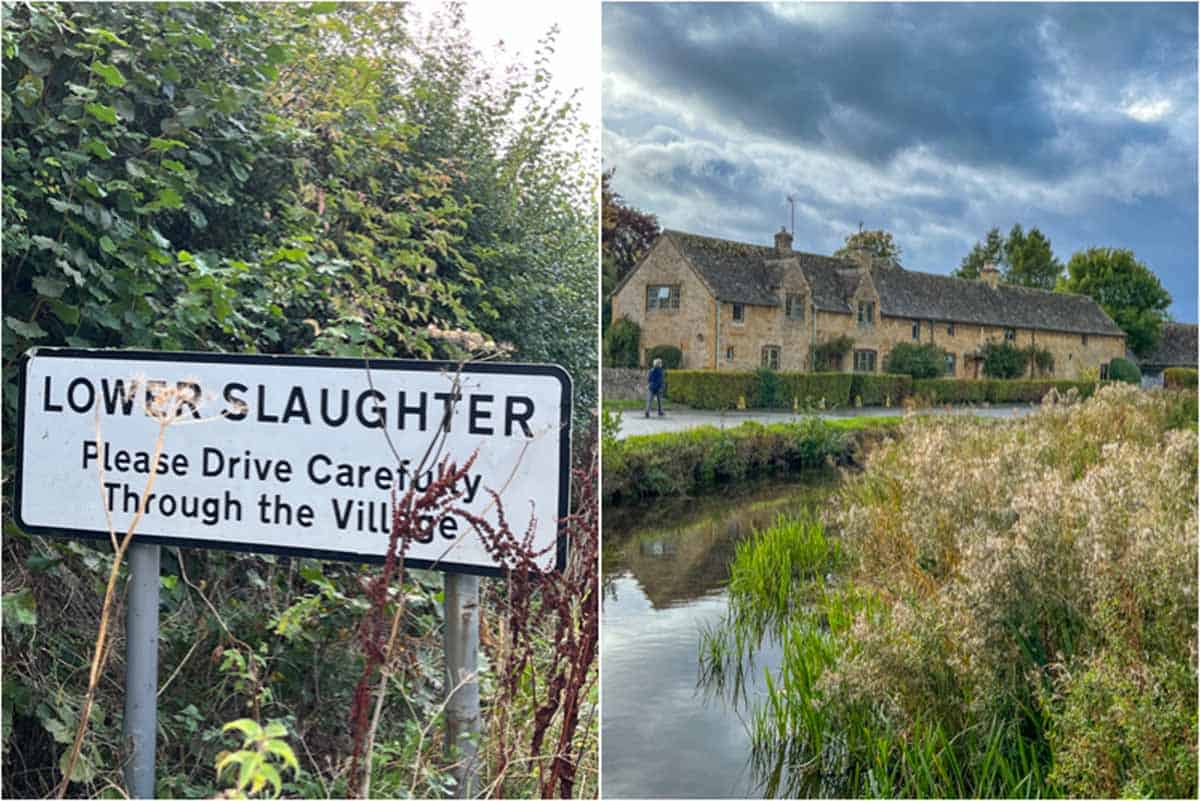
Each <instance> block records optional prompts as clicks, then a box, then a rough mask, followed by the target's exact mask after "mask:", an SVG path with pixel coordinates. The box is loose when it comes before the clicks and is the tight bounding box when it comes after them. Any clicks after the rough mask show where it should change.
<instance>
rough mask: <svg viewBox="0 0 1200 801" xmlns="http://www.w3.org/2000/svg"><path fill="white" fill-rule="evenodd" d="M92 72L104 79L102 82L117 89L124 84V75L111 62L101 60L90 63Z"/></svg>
mask: <svg viewBox="0 0 1200 801" xmlns="http://www.w3.org/2000/svg"><path fill="white" fill-rule="evenodd" d="M90 69H91V70H92V72H94V73H96V74H97V75H99V76H100V77H101V78H103V79H104V82H105V83H107V84H108V85H109V86H115V87H117V88H118V89H119V88H121V87H122V86H124V85H125V84H126V80H125V76H124V75H122V74H121V71H120V70H119V69H117V68H116V67H114V66H113V65H112V64H105V63H104V62H103V61H96V62H94V63H93V64H92V65H91V68H90Z"/></svg>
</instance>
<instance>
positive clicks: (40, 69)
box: [6, 47, 54, 75]
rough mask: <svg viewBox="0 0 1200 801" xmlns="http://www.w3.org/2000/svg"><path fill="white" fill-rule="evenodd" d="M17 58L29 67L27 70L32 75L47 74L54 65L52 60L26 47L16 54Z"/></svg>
mask: <svg viewBox="0 0 1200 801" xmlns="http://www.w3.org/2000/svg"><path fill="white" fill-rule="evenodd" d="M6 58H7V57H6ZM17 58H19V59H21V63H22V64H24V65H25V66H26V67H29V71H30V72H32V73H33V74H34V75H47V74H49V73H50V68H51V67H52V66H54V62H53V61H51V60H50V59H48V58H46V57H45V56H43V55H42V54H41V53H38V52H37V51H36V50H30V49H29V48H27V47H22V48H21V52H20V53H19V54H17Z"/></svg>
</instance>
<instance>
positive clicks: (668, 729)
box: [601, 475, 835, 798]
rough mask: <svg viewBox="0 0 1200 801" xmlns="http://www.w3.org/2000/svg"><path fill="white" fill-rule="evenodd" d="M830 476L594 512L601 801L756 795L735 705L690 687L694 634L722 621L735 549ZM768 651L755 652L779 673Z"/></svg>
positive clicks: (826, 489)
mask: <svg viewBox="0 0 1200 801" xmlns="http://www.w3.org/2000/svg"><path fill="white" fill-rule="evenodd" d="M834 483H835V478H834V477H833V476H831V475H824V476H821V477H820V479H819V480H818V481H815V482H810V483H806V484H803V485H786V486H780V485H771V486H762V487H758V488H756V489H754V490H753V491H750V492H743V493H741V494H739V495H737V496H733V497H730V496H722V497H719V498H711V499H706V500H704V501H701V502H697V501H694V500H689V501H682V502H679V501H675V502H656V503H652V504H648V505H646V506H643V507H641V508H639V509H628V508H624V509H620V510H616V511H610V510H608V509H605V514H604V554H603V559H604V562H603V569H604V590H605V593H604V610H603V611H604V614H603V617H602V619H601V620H602V624H601V625H602V626H603V638H602V654H601V659H602V663H601V664H602V665H603V671H604V686H603V694H604V697H603V718H602V736H603V743H604V745H603V760H604V762H603V766H602V774H601V775H602V782H603V786H602V793H603V796H604V797H606V798H630V797H639V798H654V797H664V796H665V797H709V798H714V797H716V798H730V797H734V798H736V797H761V795H762V788H761V787H760V786H759V785H758V784H757V782H756V781H755V780H754V777H753V776H751V774H750V772H749V769H748V767H747V760H748V758H749V739H748V735H747V731H746V726H745V723H744V722H743V720H742V717H741V715H740V714H739V712H740V711H741V710H744V709H746V708H747V707H746V706H743V705H738V706H737V707H736V708H735V707H734V706H733V705H731V704H730V703H728V702H727V701H726V700H725V699H724V698H722V697H721V696H719V695H718V696H714V697H707V696H706V694H705V693H704V692H703V691H700V690H698V689H697V676H698V664H699V654H698V646H699V642H700V634H701V631H702V630H703V629H704V628H707V627H711V626H716V625H718V624H720V622H721V621H722V620H723V619H724V617H725V612H726V608H727V602H726V597H725V592H724V585H725V582H726V581H727V580H728V577H729V564H730V562H731V561H732V559H733V555H734V551H735V547H736V544H737V542H738V541H739V540H741V539H743V538H745V537H748V536H750V535H751V534H752V533H753V532H754V531H755V530H756V529H758V528H762V527H765V526H767V525H770V524H771V523H772V522H774V520H775V519H776V518H777V517H778V516H779V515H780V514H798V513H800V512H801V511H803V510H805V509H806V508H812V507H813V506H815V505H817V504H820V503H822V502H824V500H825V499H826V498H827V497H828V495H829V493H830V492H831V491H832V489H833V487H834ZM779 662H780V652H779V649H778V648H777V647H776V646H773V645H767V646H764V647H763V648H762V649H761V650H760V651H759V652H758V653H757V654H756V655H755V664H756V666H757V673H756V674H755V675H754V676H751V677H750V678H749V679H748V680H747V683H746V687H745V690H746V695H747V697H748V700H750V701H753V700H754V699H755V698H758V697H761V696H762V694H763V687H762V672H763V670H764V669H765V670H774V669H776V668H777V667H778V666H779Z"/></svg>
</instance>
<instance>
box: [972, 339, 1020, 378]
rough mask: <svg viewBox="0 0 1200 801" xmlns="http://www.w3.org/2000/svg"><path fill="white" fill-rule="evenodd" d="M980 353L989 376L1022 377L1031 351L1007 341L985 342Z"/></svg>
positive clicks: (984, 368)
mask: <svg viewBox="0 0 1200 801" xmlns="http://www.w3.org/2000/svg"><path fill="white" fill-rule="evenodd" d="M979 353H980V355H982V356H983V374H984V375H985V376H987V377H988V378H1020V377H1021V376H1023V375H1024V374H1025V368H1026V367H1028V366H1029V357H1030V353H1029V351H1027V350H1022V349H1021V348H1018V347H1016V346H1015V345H1010V344H1009V343H1007V342H985V343H984V344H983V347H981V348H980V349H979Z"/></svg>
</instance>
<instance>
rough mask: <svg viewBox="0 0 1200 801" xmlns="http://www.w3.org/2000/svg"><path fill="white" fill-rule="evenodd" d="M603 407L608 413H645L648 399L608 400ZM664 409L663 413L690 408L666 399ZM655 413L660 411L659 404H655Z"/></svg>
mask: <svg viewBox="0 0 1200 801" xmlns="http://www.w3.org/2000/svg"><path fill="white" fill-rule="evenodd" d="M603 407H604V410H605V411H607V412H644V411H645V410H646V399H645V398H642V399H641V400H608V399H607V398H606V399H605V400H604V403H603ZM662 407H663V411H667V410H672V411H678V410H681V409H687V408H688V407H687V406H684V405H683V404H681V403H673V402H671V401H669V400H666V399H665V398H664V399H663V404H662ZM654 411H656V412H657V411H658V403H657V402H655V405H654Z"/></svg>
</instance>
